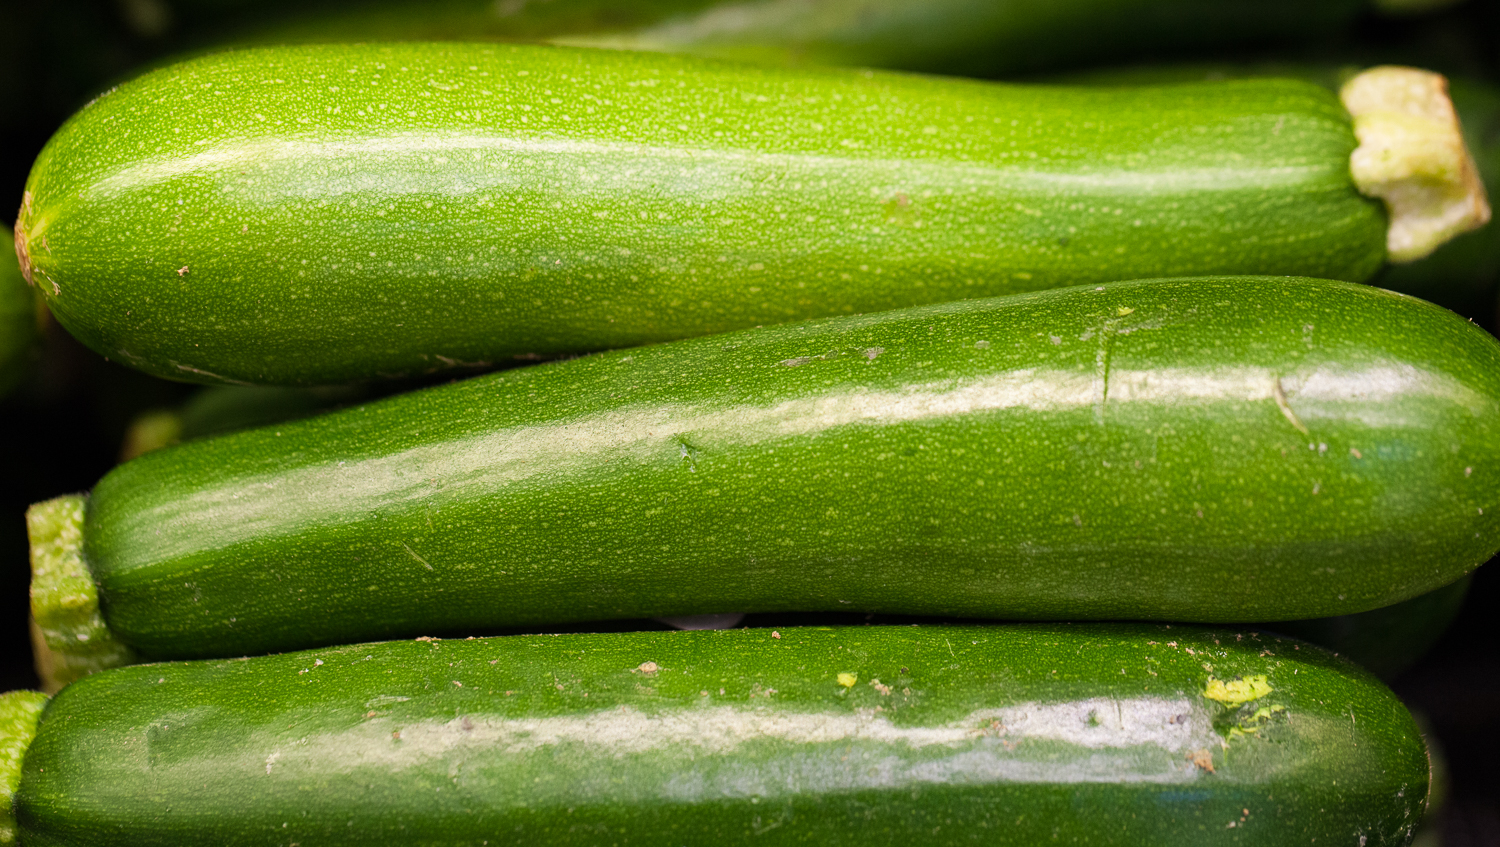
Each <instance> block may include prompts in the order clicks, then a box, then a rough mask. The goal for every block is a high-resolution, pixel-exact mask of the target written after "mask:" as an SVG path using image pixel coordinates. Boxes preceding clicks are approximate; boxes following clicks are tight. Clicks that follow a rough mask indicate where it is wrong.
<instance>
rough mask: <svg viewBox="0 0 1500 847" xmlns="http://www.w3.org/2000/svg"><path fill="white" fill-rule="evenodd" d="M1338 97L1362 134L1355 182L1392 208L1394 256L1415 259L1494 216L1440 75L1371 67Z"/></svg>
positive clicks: (1353, 159)
mask: <svg viewBox="0 0 1500 847" xmlns="http://www.w3.org/2000/svg"><path fill="white" fill-rule="evenodd" d="M1339 98H1340V99H1341V100H1343V101H1344V107H1345V108H1347V109H1348V110H1349V114H1350V115H1352V116H1353V117H1354V135H1355V137H1356V138H1357V139H1358V140H1359V146H1358V147H1357V148H1355V150H1354V153H1353V154H1352V155H1351V156H1350V157H1349V170H1350V172H1351V174H1352V175H1353V177H1354V184H1355V186H1356V187H1358V188H1359V191H1360V193H1361V194H1364V195H1366V196H1369V197H1379V198H1380V199H1382V200H1384V201H1385V206H1386V210H1387V211H1388V212H1389V213H1390V228H1389V229H1388V230H1387V231H1386V255H1387V257H1388V258H1389V259H1390V260H1391V261H1392V262H1397V263H1403V262H1414V261H1416V260H1417V259H1421V258H1423V257H1425V256H1427V255H1429V254H1430V253H1432V251H1433V250H1436V249H1437V248H1438V247H1439V246H1441V245H1442V244H1443V243H1444V242H1446V241H1448V240H1449V239H1451V238H1453V237H1454V236H1457V235H1461V234H1462V233H1465V232H1468V231H1470V230H1473V229H1478V228H1479V227H1481V226H1484V225H1485V223H1487V222H1488V221H1489V219H1490V205H1489V202H1488V201H1487V199H1486V198H1485V192H1484V183H1483V182H1481V181H1480V179H1479V169H1478V168H1477V167H1476V166H1475V164H1474V158H1473V156H1471V155H1470V154H1469V149H1468V147H1466V146H1465V145H1464V139H1463V134H1462V132H1460V130H1459V125H1458V115H1457V113H1455V112H1454V110H1453V101H1452V100H1450V99H1449V98H1448V80H1447V79H1445V78H1444V77H1443V76H1442V75H1441V74H1436V73H1432V72H1431V71H1423V70H1418V69H1416V68H1403V67H1396V66H1383V67H1378V68H1371V69H1370V70H1367V71H1365V72H1363V73H1361V74H1359V75H1357V76H1355V77H1354V78H1353V79H1351V80H1349V81H1348V82H1347V83H1345V84H1344V87H1343V89H1342V90H1340V91H1339Z"/></svg>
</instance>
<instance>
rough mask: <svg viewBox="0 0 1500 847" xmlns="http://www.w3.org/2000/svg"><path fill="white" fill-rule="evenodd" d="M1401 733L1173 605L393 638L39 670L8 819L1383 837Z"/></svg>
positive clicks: (253, 834)
mask: <svg viewBox="0 0 1500 847" xmlns="http://www.w3.org/2000/svg"><path fill="white" fill-rule="evenodd" d="M1428 771H1429V767H1428V761H1427V756H1426V753H1425V750H1424V748H1423V744H1422V740H1421V736H1420V733H1419V731H1418V728H1417V726H1416V725H1415V723H1414V722H1413V720H1412V718H1411V716H1410V714H1408V713H1407V711H1406V709H1405V708H1404V707H1403V706H1402V705H1401V703H1400V701H1399V700H1397V699H1396V697H1395V696H1393V695H1392V694H1391V693H1390V692H1389V691H1387V690H1385V689H1384V687H1382V686H1381V685H1380V684H1379V683H1378V682H1377V681H1376V680H1375V679H1374V678H1373V677H1371V676H1369V675H1368V674H1367V673H1366V672H1364V671H1362V670H1361V669H1359V668H1357V667H1356V666H1355V665H1353V664H1351V663H1348V662H1344V661H1342V660H1339V659H1336V658H1334V657H1333V656H1330V655H1329V654H1327V653H1325V652H1323V651H1321V650H1318V649H1317V648H1314V647H1312V646H1310V645H1305V644H1299V643H1297V642H1294V641H1290V640H1281V639H1276V638H1274V637H1271V636H1258V635H1254V634H1243V633H1234V632H1228V631H1214V630H1202V629H1197V628H1193V627H1180V626H1121V625H1092V626H1068V625H1040V626H1006V627H933V628H914V627H853V628H840V629H784V630H779V631H775V630H768V629H747V630H726V631H720V632H655V633H607V634H596V635H561V636H548V635H540V636H526V637H510V638H492V639H478V640H474V639H470V640H463V641H437V640H433V639H420V640H418V641H402V642H389V643H383V644H364V645H356V646H348V647H338V648H332V649H326V650H320V651H311V652H303V653H293V654H284V655H276V656H261V657H255V658H250V659H243V660H229V661H208V662H189V663H179V664H160V665H140V666H136V667H131V668H120V669H116V670H112V671H108V672H105V673H100V674H96V675H94V676H92V677H90V678H88V679H85V680H82V681H80V682H79V683H77V684H75V685H72V686H69V687H68V688H66V689H64V690H63V691H62V692H61V693H60V694H59V695H57V697H56V698H55V699H54V700H53V701H52V702H51V704H50V705H49V706H48V707H47V709H46V711H45V712H44V713H43V715H42V719H41V722H40V725H39V726H38V728H37V730H36V734H35V738H34V739H32V740H31V741H30V744H29V747H28V749H27V750H26V754H25V759H24V761H23V762H22V774H21V780H20V788H19V790H18V792H17V794H16V799H15V805H14V813H15V817H16V820H17V821H18V823H19V827H18V828H19V832H20V847H62V845H67V847H113V846H114V845H119V844H131V845H141V847H199V845H204V844H234V845H242V847H252V845H267V847H269V845H287V844H298V845H301V847H329V845H370V844H379V845H388V847H399V845H425V847H446V845H455V846H456V845H480V844H485V843H490V844H500V843H510V844H528V845H539V846H540V845H578V844H660V845H671V844H723V845H737V844H764V845H782V844H787V845H790V844H826V845H860V847H871V845H891V847H895V846H896V845H911V844H918V843H920V844H925V845H933V847H941V846H942V845H959V844H973V843H975V842H976V840H978V841H979V843H984V844H991V845H997V847H1000V846H1001V845H1014V846H1015V847H1031V845H1035V844H1044V843H1057V844H1072V845H1082V844H1090V845H1122V846H1123V845H1142V844H1151V845H1161V846H1162V847H1168V846H1169V845H1193V847H1204V845H1216V844H1224V845H1231V844H1232V845H1267V847H1284V845H1288V844H1316V845H1348V847H1359V845H1363V847H1376V845H1404V844H1406V843H1407V841H1408V840H1409V838H1410V836H1411V832H1412V830H1413V828H1414V827H1415V826H1416V825H1417V823H1418V822H1419V821H1420V820H1421V817H1422V810H1423V807H1424V805H1425V801H1426V795H1427V790H1428V781H1429V776H1428Z"/></svg>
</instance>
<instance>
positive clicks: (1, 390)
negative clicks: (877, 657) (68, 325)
mask: <svg viewBox="0 0 1500 847" xmlns="http://www.w3.org/2000/svg"><path fill="white" fill-rule="evenodd" d="M10 235H12V233H11V231H10V229H9V228H7V227H4V226H0V239H4V240H0V397H4V396H5V395H6V394H8V393H10V391H11V389H13V388H15V387H16V385H17V384H18V383H19V382H21V380H22V379H24V378H25V376H26V374H27V372H28V369H29V366H30V364H31V359H32V355H33V354H34V353H35V352H36V350H35V347H36V342H37V336H38V332H37V325H38V323H39V318H40V314H39V309H40V308H41V304H40V302H39V301H38V300H37V298H36V296H35V295H33V293H32V291H31V287H30V286H28V285H27V284H26V280H25V278H24V277H22V276H21V268H20V265H18V264H17V263H16V260H15V254H14V253H12V252H11V251H9V250H7V249H6V248H5V247H4V246H3V245H5V244H8V243H10V240H9V239H6V236H10Z"/></svg>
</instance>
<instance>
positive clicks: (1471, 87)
mask: <svg viewBox="0 0 1500 847" xmlns="http://www.w3.org/2000/svg"><path fill="white" fill-rule="evenodd" d="M1356 71H1357V67H1355V66H1353V65H1339V64H1311V63H1306V62H1284V61H1276V62H1257V63H1239V64H1235V63H1228V62H1213V63H1178V64H1159V65H1140V66H1131V67H1121V68H1108V69H1095V70H1090V71H1081V72H1074V73H1070V74H1066V75H1063V76H1059V77H1056V78H1054V80H1053V81H1055V82H1064V83H1071V84H1075V85H1076V84H1082V85H1091V86H1102V85H1114V86H1125V87H1136V86H1142V85H1168V84H1173V83H1185V82H1197V81H1204V80H1224V79H1252V78H1256V77H1291V78H1294V79H1305V80H1307V81H1309V82H1315V83H1318V84H1320V85H1323V86H1325V87H1327V88H1330V89H1337V88H1338V87H1339V86H1341V85H1343V84H1344V82H1346V81H1347V80H1348V79H1349V78H1350V77H1352V76H1353V75H1354V74H1355V73H1356ZM1448 91H1449V94H1450V95H1451V96H1452V100H1453V108H1454V110H1455V111H1456V112H1457V113H1458V116H1459V120H1460V124H1461V125H1462V127H1463V135H1464V141H1465V143H1466V145H1467V146H1468V148H1469V150H1470V152H1472V153H1473V156H1474V161H1475V164H1476V166H1477V170H1478V174H1479V177H1480V179H1481V180H1482V181H1483V183H1484V186H1485V190H1486V192H1487V193H1488V194H1489V196H1491V197H1496V196H1500V88H1497V87H1496V86H1494V85H1492V84H1489V83H1487V82H1483V81H1481V80H1477V79H1466V78H1462V77H1450V78H1449V80H1448ZM1370 281H1371V282H1372V283H1374V284H1376V285H1379V286H1381V287H1382V288H1390V289H1394V290H1396V291H1404V292H1406V293H1407V294H1414V295H1416V296H1418V297H1422V298H1423V299H1426V300H1436V301H1438V302H1440V303H1443V304H1444V305H1447V304H1448V303H1450V302H1452V303H1459V302H1463V303H1465V304H1466V305H1467V301H1468V300H1469V299H1471V298H1473V297H1474V296H1475V295H1478V294H1482V293H1484V292H1487V291H1490V290H1492V289H1493V288H1494V287H1495V284H1496V282H1497V281H1500V223H1496V222H1495V221H1490V222H1489V223H1488V224H1485V225H1484V226H1482V227H1480V228H1479V229H1478V230H1476V231H1474V232H1469V233H1466V234H1464V235H1460V236H1458V237H1457V238H1454V239H1453V240H1452V241H1450V242H1448V243H1446V244H1444V245H1442V246H1441V247H1439V248H1437V249H1436V250H1435V251H1433V253H1432V254H1431V255H1430V256H1427V257H1425V258H1423V259H1421V260H1420V261H1416V262H1408V263H1406V264H1399V265H1388V266H1386V267H1385V268H1384V269H1383V270H1381V272H1380V273H1379V275H1377V276H1376V277H1374V278H1373V279H1371V280H1370Z"/></svg>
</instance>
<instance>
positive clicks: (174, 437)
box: [120, 385, 366, 461]
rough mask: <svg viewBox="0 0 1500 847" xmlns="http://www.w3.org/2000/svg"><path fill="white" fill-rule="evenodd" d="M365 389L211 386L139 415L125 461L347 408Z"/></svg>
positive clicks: (122, 457) (124, 452)
mask: <svg viewBox="0 0 1500 847" xmlns="http://www.w3.org/2000/svg"><path fill="white" fill-rule="evenodd" d="M365 393H366V392H364V391H361V390H360V389H359V388H357V387H354V386H335V387H331V388H281V387H275V386H258V385H215V386H209V387H207V388H204V389H202V390H200V391H199V392H198V393H196V394H194V395H193V396H192V397H191V398H189V399H188V400H187V402H185V403H183V404H182V405H181V406H180V407H178V408H175V409H151V410H149V411H146V412H142V413H141V414H139V415H137V416H136V418H135V420H134V421H132V422H131V424H130V429H128V430H126V432H125V442H124V444H123V445H122V447H121V449H120V460H121V461H126V460H128V459H134V458H135V457H136V456H139V455H141V454H142V453H149V452H150V451H152V450H159V449H161V448H162V447H167V446H170V445H172V444H176V443H178V442H181V441H191V440H192V439H194V438H203V437H205V436H209V435H218V434H219V433H223V432H233V431H235V430H237V429H248V428H250V427H254V426H264V425H266V424H273V423H281V422H282V421H294V420H296V419H298V418H305V417H307V416H308V415H315V414H317V413H319V412H326V411H329V410H330V409H334V408H337V407H339V406H346V405H348V404H350V403H352V402H354V401H355V400H358V399H361V398H362V397H363V396H364V395H365Z"/></svg>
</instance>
